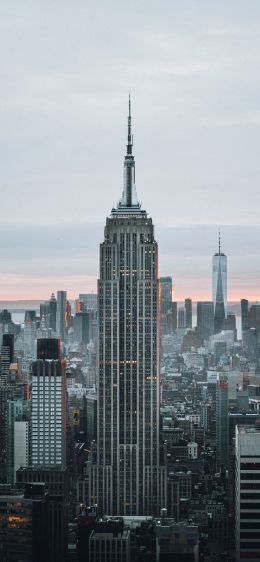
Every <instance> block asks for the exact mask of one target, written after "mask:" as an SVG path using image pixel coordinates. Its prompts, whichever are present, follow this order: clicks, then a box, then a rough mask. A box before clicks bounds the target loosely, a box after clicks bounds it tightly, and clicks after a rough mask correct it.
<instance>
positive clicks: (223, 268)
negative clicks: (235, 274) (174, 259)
mask: <svg viewBox="0 0 260 562" xmlns="http://www.w3.org/2000/svg"><path fill="white" fill-rule="evenodd" d="M212 300H213V307H214V332H215V334H217V333H218V332H221V330H223V329H224V324H225V319H226V318H227V256H226V255H225V254H224V253H223V252H222V251H221V237H220V230H219V237H218V252H216V254H214V256H213V261H212Z"/></svg>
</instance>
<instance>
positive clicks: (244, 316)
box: [241, 299, 249, 332]
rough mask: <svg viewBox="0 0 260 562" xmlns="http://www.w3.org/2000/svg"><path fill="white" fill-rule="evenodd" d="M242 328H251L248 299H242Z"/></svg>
mask: <svg viewBox="0 0 260 562" xmlns="http://www.w3.org/2000/svg"><path fill="white" fill-rule="evenodd" d="M241 328H242V332H243V331H244V330H248V328H249V314H248V300H247V299H241Z"/></svg>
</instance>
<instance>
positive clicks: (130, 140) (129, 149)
mask: <svg viewBox="0 0 260 562" xmlns="http://www.w3.org/2000/svg"><path fill="white" fill-rule="evenodd" d="M132 147H133V137H132V118H131V97H130V92H129V100H128V135H127V145H126V150H127V155H129V156H131V155H132Z"/></svg>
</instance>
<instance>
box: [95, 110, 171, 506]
mask: <svg viewBox="0 0 260 562" xmlns="http://www.w3.org/2000/svg"><path fill="white" fill-rule="evenodd" d="M132 146H133V143H132V133H131V111H130V99H129V116H128V142H127V154H126V156H125V161H124V190H123V194H122V197H121V199H120V201H119V203H118V205H117V208H115V209H112V212H111V215H110V217H109V218H107V220H106V227H105V239H104V242H103V243H102V244H101V246H100V279H99V282H98V309H99V373H98V436H97V467H95V466H93V467H92V469H91V475H92V477H91V479H90V481H91V496H92V497H91V499H92V501H94V502H95V503H97V504H98V507H99V508H100V509H101V510H102V511H103V512H104V513H109V514H117V515H137V514H143V513H145V514H150V513H157V512H158V511H159V509H160V507H161V505H160V502H161V499H160V494H159V489H160V484H161V486H162V489H163V491H164V490H165V486H166V482H165V481H164V480H163V478H162V479H161V480H160V474H161V473H163V474H164V469H163V468H160V466H159V329H158V318H159V280H158V248H157V242H156V241H155V239H154V227H153V223H152V219H151V218H149V217H148V215H147V213H146V211H144V210H142V209H141V205H140V203H139V202H138V200H137V196H136V191H135V161H134V156H133V154H132ZM163 501H165V500H163Z"/></svg>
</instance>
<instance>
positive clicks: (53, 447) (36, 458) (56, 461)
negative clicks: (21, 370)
mask: <svg viewBox="0 0 260 562" xmlns="http://www.w3.org/2000/svg"><path fill="white" fill-rule="evenodd" d="M44 341H46V353H47V352H48V354H49V351H50V346H49V340H48V339H46V340H41V345H40V348H39V349H40V351H41V353H42V352H43V342H44ZM52 341H53V344H54V356H56V349H57V348H58V345H59V342H58V340H52ZM55 344H56V345H55ZM31 408H32V414H31V466H32V467H40V466H41V467H45V468H46V467H59V468H65V465H66V380H65V366H64V364H63V362H62V361H61V360H60V359H55V358H54V359H51V358H48V359H37V361H34V362H33V364H32V396H31Z"/></svg>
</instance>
